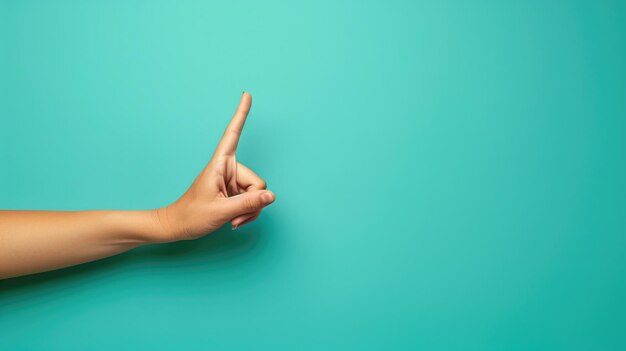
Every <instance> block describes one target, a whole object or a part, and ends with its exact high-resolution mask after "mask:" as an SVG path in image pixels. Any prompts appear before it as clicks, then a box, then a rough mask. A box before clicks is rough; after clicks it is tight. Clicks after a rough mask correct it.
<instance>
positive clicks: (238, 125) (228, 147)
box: [215, 92, 252, 155]
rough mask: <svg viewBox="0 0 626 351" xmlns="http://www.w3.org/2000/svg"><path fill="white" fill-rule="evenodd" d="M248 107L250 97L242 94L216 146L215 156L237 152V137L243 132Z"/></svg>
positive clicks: (250, 100) (250, 101)
mask: <svg viewBox="0 0 626 351" xmlns="http://www.w3.org/2000/svg"><path fill="white" fill-rule="evenodd" d="M250 106H252V95H250V93H246V92H244V93H243V94H242V95H241V101H240V102H239V106H238V107H237V111H235V115H234V116H233V119H232V120H231V121H230V123H229V124H228V127H227V128H226V131H224V135H223V136H222V140H220V143H219V144H218V145H217V149H216V150H215V153H216V154H222V155H234V154H235V151H237V144H238V143H239V136H240V135H241V131H242V130H243V125H244V124H245V123H246V118H247V117H248V112H249V111H250Z"/></svg>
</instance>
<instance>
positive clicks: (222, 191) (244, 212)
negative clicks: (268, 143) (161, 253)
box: [155, 92, 275, 242]
mask: <svg viewBox="0 0 626 351" xmlns="http://www.w3.org/2000/svg"><path fill="white" fill-rule="evenodd" d="M251 104H252V96H251V95H250V94H249V93H245V92H244V93H243V94H242V96H241V102H240V103H239V107H238V108H237V111H236V112H235V115H234V116H233V119H232V120H231V121H230V124H229V125H228V127H227V128H226V131H225V132H224V135H223V136H222V140H221V141H220V143H219V144H218V146H217V149H216V150H215V152H214V154H213V157H212V158H211V161H210V162H209V164H208V165H207V166H206V167H205V168H204V170H203V171H202V172H201V173H200V175H199V176H198V177H197V178H196V180H195V181H194V182H193V184H191V186H190V187H189V189H188V190H187V191H186V192H185V193H184V194H183V195H182V196H181V197H180V198H179V199H178V200H176V202H174V203H173V204H171V205H169V206H166V207H164V208H160V209H157V210H155V218H156V221H157V222H158V227H159V228H162V230H161V231H160V233H158V237H157V238H155V241H157V242H169V241H176V240H191V239H196V238H199V237H201V236H204V235H206V234H208V233H210V232H213V231H215V230H216V229H218V228H220V227H221V226H222V225H224V224H225V223H226V222H231V225H232V228H233V229H236V228H237V227H239V226H242V225H244V224H246V223H249V222H251V221H253V220H255V219H256V218H257V217H258V216H259V215H260V214H261V210H262V209H263V208H264V207H265V206H267V205H269V204H271V203H272V202H274V200H275V196H274V193H272V192H271V191H269V190H265V189H266V185H265V182H264V181H263V179H261V178H260V177H259V176H258V175H256V174H255V173H254V172H252V171H251V170H250V169H249V168H247V167H246V166H244V165H242V164H241V163H239V162H237V159H236V157H235V153H236V151H237V144H238V142H239V137H240V135H241V131H242V129H243V126H244V123H245V122H246V118H247V116H248V111H250V106H251Z"/></svg>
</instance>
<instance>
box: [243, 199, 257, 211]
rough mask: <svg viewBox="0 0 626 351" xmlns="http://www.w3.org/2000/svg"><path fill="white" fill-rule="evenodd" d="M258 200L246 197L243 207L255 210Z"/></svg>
mask: <svg viewBox="0 0 626 351" xmlns="http://www.w3.org/2000/svg"><path fill="white" fill-rule="evenodd" d="M256 203H257V202H256V201H255V200H253V199H252V198H246V199H244V200H243V208H244V209H246V210H254V209H255V208H256V207H257V206H256Z"/></svg>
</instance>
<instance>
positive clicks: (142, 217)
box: [0, 93, 275, 279]
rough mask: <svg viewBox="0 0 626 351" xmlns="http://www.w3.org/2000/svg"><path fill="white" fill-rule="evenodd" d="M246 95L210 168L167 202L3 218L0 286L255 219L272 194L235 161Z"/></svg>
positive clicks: (20, 213)
mask: <svg viewBox="0 0 626 351" xmlns="http://www.w3.org/2000/svg"><path fill="white" fill-rule="evenodd" d="M251 103H252V96H250V94H248V93H243V94H242V96H241V102H240V103H239V107H237V111H236V112H235V115H234V116H233V119H232V120H231V121H230V123H229V124H228V127H227V128H226V131H225V132H224V136H223V137H222V140H221V141H220V142H219V144H218V146H217V149H216V150H215V153H214V154H213V157H212V158H211V161H210V162H209V164H208V165H207V166H206V167H205V168H204V169H203V170H202V172H201V173H200V175H198V177H197V178H196V179H195V180H194V182H193V183H192V184H191V186H190V187H189V189H187V191H186V192H185V193H184V194H183V195H182V196H181V197H180V198H179V199H178V200H176V201H175V202H174V203H172V204H171V205H169V206H166V207H163V208H158V209H155V210H145V211H120V210H98V211H2V210H0V242H1V243H2V245H0V279H3V278H9V277H15V276H18V275H24V274H30V273H37V272H43V271H48V270H52V269H57V268H62V267H67V266H72V265H75V264H80V263H83V262H87V261H93V260H97V259H100V258H103V257H107V256H111V255H116V254H118V253H121V252H124V251H127V250H130V249H133V248H135V247H137V246H140V245H142V244H146V243H159V242H169V241H176V240H189V239H195V238H198V237H201V236H203V235H205V234H208V233H210V232H212V231H214V230H216V229H217V228H219V227H221V226H222V225H224V224H226V223H227V222H230V223H231V225H232V227H233V229H235V228H237V227H239V226H241V225H243V224H246V223H248V222H251V221H253V220H255V219H256V218H257V217H258V216H259V215H260V214H261V210H262V209H263V208H264V207H265V206H267V205H269V204H271V203H272V202H274V199H275V197H274V193H272V192H271V191H268V190H265V182H264V181H263V179H261V178H260V177H259V176H258V175H256V174H255V173H254V172H252V170H250V169H249V168H248V167H246V166H244V165H242V164H241V163H238V162H237V159H236V158H235V154H236V152H237V144H238V143H239V137H240V136H241V131H242V129H243V125H244V124H245V122H246V118H247V117H248V112H249V111H250V105H251Z"/></svg>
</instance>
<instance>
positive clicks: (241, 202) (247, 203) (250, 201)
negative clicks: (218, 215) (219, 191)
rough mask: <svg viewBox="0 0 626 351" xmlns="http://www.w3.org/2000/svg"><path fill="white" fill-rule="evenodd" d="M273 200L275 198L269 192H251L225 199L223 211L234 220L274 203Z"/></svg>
mask: <svg viewBox="0 0 626 351" xmlns="http://www.w3.org/2000/svg"><path fill="white" fill-rule="evenodd" d="M275 199H276V196H275V195H274V193H273V192H271V191H269V190H252V191H248V192H246V193H243V194H239V195H235V196H231V197H229V198H227V199H226V200H227V202H226V206H225V207H226V208H225V209H226V212H227V213H228V217H229V218H235V217H237V216H240V215H243V214H246V213H252V212H256V211H258V210H260V209H262V208H263V207H265V206H267V205H269V204H271V203H272V202H274V200H275Z"/></svg>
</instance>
